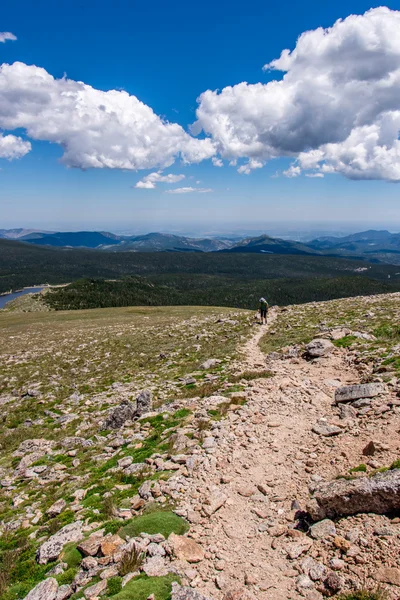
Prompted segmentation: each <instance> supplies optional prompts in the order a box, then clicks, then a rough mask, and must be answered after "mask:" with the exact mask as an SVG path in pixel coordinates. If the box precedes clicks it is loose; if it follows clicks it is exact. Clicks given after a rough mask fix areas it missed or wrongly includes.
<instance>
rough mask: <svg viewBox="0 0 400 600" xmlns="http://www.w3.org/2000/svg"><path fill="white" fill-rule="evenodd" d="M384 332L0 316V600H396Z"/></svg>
mask: <svg viewBox="0 0 400 600" xmlns="http://www.w3.org/2000/svg"><path fill="white" fill-rule="evenodd" d="M399 316H400V294H397V293H389V294H385V295H376V296H372V297H359V296H357V297H354V298H346V299H336V300H331V301H327V302H312V303H308V304H301V305H290V306H286V307H281V308H279V307H277V306H276V307H273V308H272V309H271V310H270V313H269V317H268V324H267V326H264V327H262V326H260V325H259V324H258V323H257V321H256V320H255V318H254V312H250V311H247V310H238V309H232V308H215V307H199V306H175V307H143V306H142V307H126V308H103V309H94V310H74V311H65V310H61V311H44V312H39V311H37V312H36V311H33V312H21V311H18V310H5V311H1V312H0V329H1V337H2V342H3V343H2V346H1V349H0V352H1V361H0V365H1V366H0V416H1V423H0V447H1V458H0V486H1V488H0V532H1V533H0V565H1V569H0V599H1V600H18V599H24V598H27V600H39V599H40V600H62V599H67V598H73V599H77V598H87V599H92V600H93V599H95V598H104V599H107V600H111V599H112V600H148V599H150V598H151V599H152V600H168V599H170V598H172V600H239V599H243V600H289V599H293V600H297V599H301V598H307V599H308V600H322V598H324V597H337V598H340V600H343V599H346V600H353V599H356V600H358V599H360V598H363V599H364V598H365V599H366V600H381V599H383V598H384V597H387V598H390V600H395V599H396V598H398V596H399V593H400V559H399V550H400V519H399V517H398V514H399V513H398V510H399V508H400V504H399V500H398V498H399V497H400V491H399V490H400V487H399V486H400V469H399V467H400V462H399V459H400V445H399V442H398V431H399V429H400V399H399V394H400V379H399V377H400V325H399ZM362 594H364V595H362ZM385 594H386V595H387V596H385Z"/></svg>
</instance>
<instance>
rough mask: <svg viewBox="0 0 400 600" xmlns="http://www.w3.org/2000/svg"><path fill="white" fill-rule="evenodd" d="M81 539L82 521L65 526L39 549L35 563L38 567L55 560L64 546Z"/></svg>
mask: <svg viewBox="0 0 400 600" xmlns="http://www.w3.org/2000/svg"><path fill="white" fill-rule="evenodd" d="M82 537H83V533H82V521H75V522H74V523H70V524H69V525H65V527H63V528H62V529H60V531H58V532H57V533H55V534H54V535H52V536H51V537H50V538H49V539H48V540H47V542H44V544H42V545H41V546H40V547H39V549H38V551H37V554H36V560H37V562H38V563H39V564H40V565H47V563H48V562H50V561H52V560H57V558H58V557H59V556H60V554H61V551H62V549H63V547H64V545H65V544H68V542H78V541H79V540H80V539H82Z"/></svg>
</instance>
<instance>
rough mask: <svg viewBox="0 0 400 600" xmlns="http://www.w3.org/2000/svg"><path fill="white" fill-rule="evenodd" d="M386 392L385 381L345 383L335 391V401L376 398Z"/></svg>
mask: <svg viewBox="0 0 400 600" xmlns="http://www.w3.org/2000/svg"><path fill="white" fill-rule="evenodd" d="M385 392H386V386H385V384H383V383H360V384H355V385H345V386H343V387H340V388H338V389H337V390H336V391H335V402H336V404H339V403H340V402H351V401H353V400H359V399H360V398H375V396H379V394H384V393H385Z"/></svg>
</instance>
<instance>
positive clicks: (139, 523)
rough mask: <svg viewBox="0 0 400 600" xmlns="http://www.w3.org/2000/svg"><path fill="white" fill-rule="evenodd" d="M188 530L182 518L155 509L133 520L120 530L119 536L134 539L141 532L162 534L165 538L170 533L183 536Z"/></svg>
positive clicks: (170, 512) (172, 513) (168, 511)
mask: <svg viewBox="0 0 400 600" xmlns="http://www.w3.org/2000/svg"><path fill="white" fill-rule="evenodd" d="M188 529H189V526H188V523H187V522H186V521H185V520H184V519H182V517H178V515H176V514H175V513H174V512H172V511H170V510H158V509H157V510H154V511H150V512H148V513H147V514H144V515H142V516H140V517H137V518H135V519H133V520H132V521H131V522H130V523H129V524H128V525H125V526H124V527H123V528H122V529H121V531H120V535H121V536H122V537H124V538H125V537H128V536H129V537H135V536H137V535H139V534H140V533H142V532H143V533H150V534H153V533H162V535H163V536H164V537H166V538H167V537H168V536H169V535H170V534H171V533H176V534H178V535H183V534H184V533H186V532H187V531H188Z"/></svg>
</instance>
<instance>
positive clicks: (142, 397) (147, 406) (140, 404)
mask: <svg viewBox="0 0 400 600" xmlns="http://www.w3.org/2000/svg"><path fill="white" fill-rule="evenodd" d="M151 407H152V396H151V391H150V390H143V391H142V392H140V393H139V394H138V395H137V396H136V416H137V417H141V416H142V415H144V414H145V413H148V412H150V411H151Z"/></svg>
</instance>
